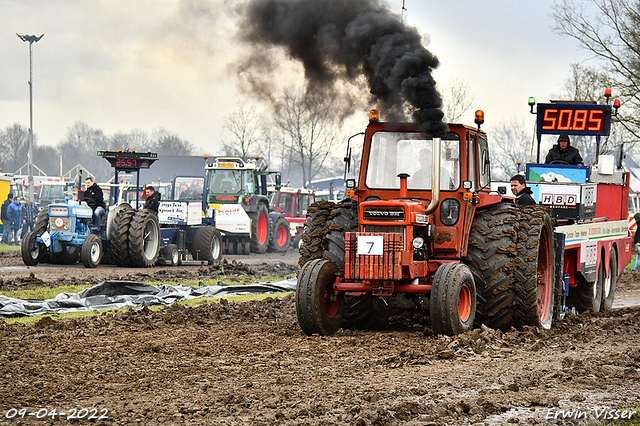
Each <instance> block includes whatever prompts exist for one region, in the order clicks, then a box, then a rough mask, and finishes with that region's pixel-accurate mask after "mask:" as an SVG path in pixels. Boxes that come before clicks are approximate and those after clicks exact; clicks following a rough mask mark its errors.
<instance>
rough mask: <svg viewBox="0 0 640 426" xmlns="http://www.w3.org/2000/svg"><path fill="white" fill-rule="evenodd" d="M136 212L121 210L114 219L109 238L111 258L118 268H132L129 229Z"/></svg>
mask: <svg viewBox="0 0 640 426" xmlns="http://www.w3.org/2000/svg"><path fill="white" fill-rule="evenodd" d="M135 214H136V211H135V210H133V209H126V208H125V209H120V210H118V212H117V213H116V215H115V217H114V218H113V222H112V223H111V227H110V234H111V235H110V236H109V258H110V259H111V260H112V261H113V263H115V264H116V265H118V266H130V265H131V255H130V254H129V228H130V226H131V220H132V219H133V216H135Z"/></svg>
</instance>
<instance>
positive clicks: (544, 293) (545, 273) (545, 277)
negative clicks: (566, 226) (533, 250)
mask: <svg viewBox="0 0 640 426" xmlns="http://www.w3.org/2000/svg"><path fill="white" fill-rule="evenodd" d="M549 244H550V240H549V233H548V231H547V230H546V228H545V229H544V230H543V232H542V235H541V236H540V246H539V247H538V315H539V316H540V321H542V322H545V321H546V320H547V317H548V316H549V308H550V306H551V295H552V293H553V269H552V265H551V252H550V251H549V246H550V245H549Z"/></svg>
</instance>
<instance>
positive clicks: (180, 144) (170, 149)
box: [150, 128, 196, 156]
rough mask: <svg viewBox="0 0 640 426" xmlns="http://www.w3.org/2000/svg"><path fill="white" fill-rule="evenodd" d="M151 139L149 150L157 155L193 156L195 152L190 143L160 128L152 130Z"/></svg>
mask: <svg viewBox="0 0 640 426" xmlns="http://www.w3.org/2000/svg"><path fill="white" fill-rule="evenodd" d="M151 139H152V142H151V146H150V149H151V150H152V151H156V152H157V153H158V155H168V156H188V155H195V152H196V149H195V147H194V146H193V145H192V144H191V143H190V142H188V141H185V140H183V139H180V137H179V136H178V135H176V134H175V133H171V132H169V131H168V130H165V129H162V128H161V129H156V130H154V131H153V135H152V137H151Z"/></svg>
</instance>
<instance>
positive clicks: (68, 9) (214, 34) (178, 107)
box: [0, 0, 587, 155]
mask: <svg viewBox="0 0 640 426" xmlns="http://www.w3.org/2000/svg"><path fill="white" fill-rule="evenodd" d="M388 3H389V5H390V7H391V9H392V10H397V12H398V13H400V11H401V6H402V0H388ZM405 3H406V7H407V11H406V13H405V15H404V19H405V22H406V23H407V24H410V25H413V26H416V27H417V28H418V29H419V31H420V32H421V33H422V34H424V36H425V40H428V41H429V44H428V45H427V46H426V47H427V48H428V49H429V50H430V51H431V52H432V53H433V54H435V55H436V56H438V58H439V59H440V62H441V65H440V67H439V68H438V69H437V70H436V71H435V73H434V75H435V78H436V80H437V81H438V82H439V83H440V84H446V83H447V81H449V80H450V79H456V78H457V79H460V80H462V81H464V82H466V83H467V84H468V86H469V89H470V91H471V92H472V93H473V94H474V95H475V99H476V105H475V106H474V108H473V110H474V111H475V109H483V110H484V111H485V119H486V124H485V127H484V128H485V130H487V131H490V129H491V125H492V124H495V123H498V122H501V121H503V122H504V121H511V120H519V121H521V122H523V123H527V125H528V123H530V124H531V128H533V117H532V116H530V115H529V112H528V111H529V109H528V107H527V99H528V97H529V96H535V97H536V99H537V100H538V101H540V102H546V101H548V100H549V99H550V97H552V95H553V94H557V93H558V92H559V91H560V90H561V86H562V84H563V81H564V80H565V79H566V78H567V76H568V74H569V67H570V64H571V63H573V62H580V61H583V60H585V59H586V58H587V55H586V53H585V52H584V51H582V50H581V49H579V46H578V44H577V43H576V42H575V41H573V40H571V39H569V38H567V37H563V36H560V35H557V34H555V33H553V32H552V30H551V27H552V26H553V20H552V18H551V16H550V15H551V12H552V10H551V6H552V4H553V1H552V0H530V1H527V0H518V1H514V0H493V1H492V0H488V1H483V2H480V1H477V0H457V1H451V2H443V1H440V0H406V2H405ZM235 4H237V2H236V1H230V0H210V1H207V0H184V1H180V0H56V1H45V0H0V64H1V65H0V128H1V129H5V128H6V127H8V126H11V125H13V123H16V122H17V123H20V124H22V125H23V126H25V127H28V126H29V88H28V84H27V81H28V78H29V61H28V43H25V42H22V41H21V40H20V39H18V37H17V36H16V33H19V34H34V35H40V34H43V33H44V37H43V38H42V40H40V41H39V42H38V43H36V44H34V49H33V69H34V76H33V84H34V131H35V133H36V134H37V135H38V138H39V141H40V143H41V144H49V145H54V144H56V143H58V142H59V141H60V140H62V139H63V138H64V137H65V134H66V132H67V130H68V129H69V128H70V127H71V126H73V124H74V123H75V122H76V121H82V122H84V123H86V124H87V125H89V126H90V127H92V128H96V129H102V130H103V131H104V132H105V134H107V135H108V136H110V135H113V134H114V133H116V132H119V131H122V132H130V131H131V130H133V129H140V130H143V131H146V132H147V133H149V134H150V133H151V132H152V131H153V130H154V129H157V128H161V127H162V128H165V129H166V130H169V131H171V132H173V133H175V134H177V135H178V136H180V137H181V138H183V139H186V140H188V141H189V142H191V143H193V144H194V145H195V146H196V147H197V148H198V149H200V150H201V151H202V153H208V154H209V155H212V154H213V155H215V154H217V153H218V152H216V151H217V150H218V149H219V146H220V145H219V141H220V137H221V126H222V119H223V117H224V116H225V115H227V114H229V113H230V112H232V111H234V110H235V109H236V108H237V104H238V101H241V100H242V97H241V96H240V95H239V93H238V91H237V90H236V83H237V79H236V76H235V75H234V73H233V72H231V70H232V69H233V67H232V66H231V65H232V64H233V63H234V60H235V59H236V58H241V57H242V48H241V46H239V45H238V44H237V42H236V41H235V40H234V37H233V33H234V30H235V28H234V25H233V21H232V20H231V19H230V18H229V17H228V14H226V13H222V12H225V11H227V12H229V11H231V10H232V9H233V6H234V5H235ZM381 114H382V117H383V118H384V112H382V111H381ZM470 114H473V111H471V113H470ZM366 118H367V117H366V113H363V117H362V120H360V121H358V120H352V121H353V123H354V124H353V129H347V133H349V134H351V133H356V132H358V131H361V130H363V129H364V126H365V125H366ZM461 121H463V122H465V123H466V124H473V117H472V115H469V117H467V118H465V119H463V120H461Z"/></svg>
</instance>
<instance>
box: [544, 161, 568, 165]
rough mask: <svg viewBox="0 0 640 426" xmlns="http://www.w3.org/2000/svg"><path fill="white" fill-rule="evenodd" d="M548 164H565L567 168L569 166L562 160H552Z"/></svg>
mask: <svg viewBox="0 0 640 426" xmlns="http://www.w3.org/2000/svg"><path fill="white" fill-rule="evenodd" d="M549 164H566V165H567V166H570V165H571V164H569V163H568V162H567V161H564V160H553V161H552V162H550V163H549Z"/></svg>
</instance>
